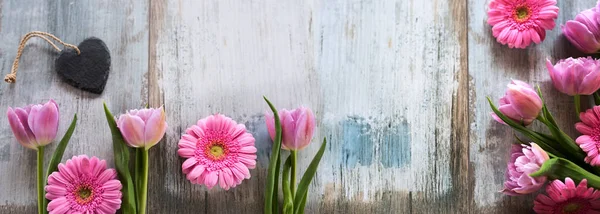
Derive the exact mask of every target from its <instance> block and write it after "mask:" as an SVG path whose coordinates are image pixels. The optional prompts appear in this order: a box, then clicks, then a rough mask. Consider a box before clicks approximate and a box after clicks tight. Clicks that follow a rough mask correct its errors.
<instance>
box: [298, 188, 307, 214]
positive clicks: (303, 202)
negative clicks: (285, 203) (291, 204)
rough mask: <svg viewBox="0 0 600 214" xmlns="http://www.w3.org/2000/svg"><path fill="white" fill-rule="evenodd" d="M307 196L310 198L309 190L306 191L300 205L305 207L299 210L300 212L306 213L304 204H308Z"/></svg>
mask: <svg viewBox="0 0 600 214" xmlns="http://www.w3.org/2000/svg"><path fill="white" fill-rule="evenodd" d="M306 198H308V192H306V193H304V196H302V201H301V202H300V207H302V208H303V209H300V210H299V211H298V214H304V206H306Z"/></svg>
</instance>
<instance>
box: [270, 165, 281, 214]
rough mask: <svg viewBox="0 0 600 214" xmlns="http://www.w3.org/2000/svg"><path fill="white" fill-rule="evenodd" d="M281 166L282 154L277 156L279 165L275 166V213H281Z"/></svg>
mask: <svg viewBox="0 0 600 214" xmlns="http://www.w3.org/2000/svg"><path fill="white" fill-rule="evenodd" d="M280 168H281V154H280V155H279V156H278V157H277V166H276V167H275V171H276V172H277V173H275V186H274V187H273V192H274V194H273V206H272V207H273V209H272V210H273V213H279V172H280V171H281V170H279V169H280Z"/></svg>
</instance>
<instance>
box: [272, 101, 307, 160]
mask: <svg viewBox="0 0 600 214" xmlns="http://www.w3.org/2000/svg"><path fill="white" fill-rule="evenodd" d="M279 118H280V120H281V130H282V141H281V148H283V149H285V150H294V151H295V150H301V149H303V148H304V147H306V146H308V144H309V143H310V140H311V139H312V136H313V133H314V131H315V116H314V115H313V112H312V111H311V110H310V109H308V108H304V107H300V108H297V109H294V110H291V111H288V110H286V109H282V110H280V111H279ZM265 121H266V123H267V129H268V130H269V135H271V139H274V138H275V119H274V118H273V115H272V114H270V113H267V114H265Z"/></svg>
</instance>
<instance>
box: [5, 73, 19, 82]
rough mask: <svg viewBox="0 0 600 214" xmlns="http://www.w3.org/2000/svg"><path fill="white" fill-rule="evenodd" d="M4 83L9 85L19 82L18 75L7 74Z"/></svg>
mask: <svg viewBox="0 0 600 214" xmlns="http://www.w3.org/2000/svg"><path fill="white" fill-rule="evenodd" d="M4 81H5V82H7V83H14V82H15V81H17V75H15V74H13V73H10V74H7V75H6V76H4Z"/></svg>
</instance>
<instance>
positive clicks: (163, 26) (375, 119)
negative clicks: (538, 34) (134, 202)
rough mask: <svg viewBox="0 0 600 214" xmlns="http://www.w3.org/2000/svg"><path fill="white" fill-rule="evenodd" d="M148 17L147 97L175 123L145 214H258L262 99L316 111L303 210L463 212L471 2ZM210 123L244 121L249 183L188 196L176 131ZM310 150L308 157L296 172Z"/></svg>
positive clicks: (237, 5) (240, 9)
mask: <svg viewBox="0 0 600 214" xmlns="http://www.w3.org/2000/svg"><path fill="white" fill-rule="evenodd" d="M151 8H152V10H151V17H152V18H151V21H152V24H151V30H150V31H151V35H150V38H151V39H150V40H151V42H150V46H151V48H150V50H151V56H152V57H153V58H152V59H150V62H151V65H150V67H151V68H153V69H155V70H156V71H150V73H155V74H156V75H155V76H153V77H152V78H157V82H158V85H159V86H160V88H159V89H157V90H155V91H154V92H153V94H152V95H150V97H155V98H156V101H158V102H160V101H162V103H163V104H164V105H165V107H166V108H167V110H168V120H169V124H170V129H169V132H168V134H167V139H166V142H164V143H162V144H161V145H160V146H159V147H157V149H155V150H154V151H153V152H154V154H163V155H161V156H160V157H156V156H155V157H156V158H155V161H154V163H155V164H154V165H155V166H157V167H156V168H153V169H151V170H152V171H153V174H155V175H156V176H157V177H154V178H151V181H150V182H151V184H152V186H153V187H155V189H153V190H151V193H152V195H151V196H150V200H151V201H165V202H166V203H151V205H150V206H151V208H152V210H178V211H180V212H182V213H189V212H203V213H214V212H219V213H239V212H242V213H260V212H261V210H262V197H263V195H262V191H263V188H262V187H263V186H264V180H265V174H266V173H265V171H266V169H265V167H266V165H267V157H268V151H269V148H270V143H269V142H268V136H267V133H266V128H265V126H264V120H263V116H262V115H263V113H264V111H265V110H266V109H267V108H266V105H265V104H264V103H263V101H262V100H261V96H262V95H267V96H268V97H270V98H271V100H272V101H274V102H275V103H276V104H277V105H278V106H279V107H287V108H292V107H296V106H298V105H306V106H309V107H311V108H313V109H314V110H315V111H316V114H317V116H318V118H319V120H318V122H319V131H318V134H317V136H316V138H317V139H318V138H322V137H325V136H327V137H328V138H329V139H330V142H331V144H330V146H329V147H328V150H327V153H326V157H324V159H323V162H322V166H321V168H320V170H319V173H318V174H317V177H316V178H315V181H314V184H313V185H312V186H311V194H310V195H311V200H310V202H309V204H308V211H307V213H366V212H374V213H409V212H415V213H452V212H456V211H459V210H461V211H466V210H467V209H468V207H469V204H468V203H466V204H457V200H458V199H457V198H460V202H461V203H462V202H463V201H464V202H469V201H470V193H469V192H468V190H469V182H470V181H469V180H468V179H469V176H470V175H469V173H468V169H469V166H468V162H467V160H468V158H467V157H468V149H469V148H468V142H469V140H468V139H469V137H468V134H469V133H468V131H466V129H465V127H466V126H467V125H468V123H467V121H468V120H467V119H468V108H469V107H468V95H467V94H465V93H466V92H465V89H464V88H463V87H467V86H468V84H467V83H468V82H467V80H468V79H467V75H466V74H467V73H466V65H467V64H466V56H467V55H466V47H467V46H466V42H467V40H466V1H450V2H446V1H425V2H421V1H419V2H416V1H402V0H397V1H233V0H230V1H213V0H210V1H185V0H182V1H179V2H173V1H153V2H152V7H151ZM447 17H454V18H452V19H448V18H447ZM151 91H152V90H151ZM156 104H158V103H156ZM453 105H455V107H456V108H453ZM217 112H218V113H224V114H226V115H229V116H231V117H232V118H234V119H236V120H238V121H239V122H243V123H245V124H246V125H247V126H248V127H249V129H250V130H251V132H252V133H253V134H254V135H255V137H256V138H257V147H258V149H259V163H258V168H257V169H255V170H252V171H251V172H252V174H253V176H254V177H253V178H252V179H251V180H249V181H244V183H243V184H242V185H241V186H239V187H237V188H235V189H233V190H230V191H227V192H226V191H222V190H219V189H213V190H210V191H207V190H206V189H205V188H204V187H200V186H195V185H191V184H190V183H189V182H188V181H187V180H185V178H184V177H183V176H182V174H181V171H180V164H181V162H182V160H181V159H179V158H177V157H176V156H175V154H176V148H177V146H176V143H177V141H178V139H179V137H180V134H181V133H182V132H183V130H185V128H186V127H188V126H189V125H191V124H194V123H195V122H196V120H198V119H201V118H203V117H205V116H207V115H209V114H213V113H217ZM450 115H451V116H450ZM452 117H454V118H456V119H457V121H456V122H452V121H451V118H452ZM452 127H457V128H456V129H455V131H452V129H451V128H452ZM315 141H316V142H318V140H315ZM454 141H460V142H459V143H457V144H453V142H454ZM317 148H318V143H314V144H313V145H311V146H309V148H308V149H306V150H305V151H303V152H302V154H301V163H303V164H304V165H306V164H307V163H308V162H309V161H310V158H311V156H312V154H314V153H315V152H316V149H317ZM168 154H172V155H168ZM452 155H455V156H454V157H453V156H452ZM301 171H302V170H301ZM463 171H465V172H463ZM452 176H458V177H457V178H456V179H453V178H452Z"/></svg>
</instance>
